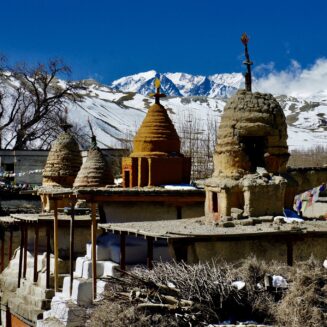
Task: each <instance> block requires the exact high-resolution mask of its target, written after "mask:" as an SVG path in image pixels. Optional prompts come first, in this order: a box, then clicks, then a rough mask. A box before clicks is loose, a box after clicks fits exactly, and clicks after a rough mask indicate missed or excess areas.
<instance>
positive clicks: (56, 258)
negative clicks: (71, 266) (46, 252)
mask: <svg viewBox="0 0 327 327" xmlns="http://www.w3.org/2000/svg"><path fill="white" fill-rule="evenodd" d="M53 201H54V209H53V210H54V220H53V252H54V289H55V292H58V291H59V284H58V283H59V281H58V261H59V255H58V201H57V199H54V200H53Z"/></svg>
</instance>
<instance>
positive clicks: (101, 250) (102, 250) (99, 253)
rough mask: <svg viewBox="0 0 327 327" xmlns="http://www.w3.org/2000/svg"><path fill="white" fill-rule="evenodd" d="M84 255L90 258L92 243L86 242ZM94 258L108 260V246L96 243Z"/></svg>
mask: <svg viewBox="0 0 327 327" xmlns="http://www.w3.org/2000/svg"><path fill="white" fill-rule="evenodd" d="M86 257H87V258H88V259H91V258H92V244H90V243H87V244H86ZM96 258H97V260H100V261H105V260H110V248H108V247H106V246H103V245H96Z"/></svg>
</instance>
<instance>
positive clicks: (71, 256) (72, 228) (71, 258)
mask: <svg viewBox="0 0 327 327" xmlns="http://www.w3.org/2000/svg"><path fill="white" fill-rule="evenodd" d="M70 216H71V220H70V254H69V261H70V262H69V269H70V271H69V273H70V285H69V292H70V296H72V292H73V279H74V241H75V201H74V200H72V202H71V211H70Z"/></svg>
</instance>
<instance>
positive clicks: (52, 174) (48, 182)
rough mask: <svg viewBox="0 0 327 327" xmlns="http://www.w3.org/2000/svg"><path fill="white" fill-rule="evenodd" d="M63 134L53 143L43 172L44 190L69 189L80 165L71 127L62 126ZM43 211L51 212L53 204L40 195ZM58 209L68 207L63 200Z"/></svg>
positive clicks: (78, 152) (79, 156)
mask: <svg viewBox="0 0 327 327" xmlns="http://www.w3.org/2000/svg"><path fill="white" fill-rule="evenodd" d="M62 128H63V130H64V131H63V133H61V134H60V135H59V136H58V138H57V139H56V140H55V141H54V142H53V144H52V146H51V150H50V151H49V154H48V159H47V162H46V164H45V167H44V170H43V181H42V186H43V187H46V188H71V187H73V183H74V181H75V178H76V176H77V173H78V171H79V170H80V168H81V165H82V156H81V152H80V149H79V146H78V143H77V142H76V140H75V138H74V137H73V135H72V134H71V133H69V131H68V130H69V129H70V128H71V125H69V124H67V123H65V124H63V125H62ZM41 201H42V208H43V211H48V212H49V211H51V210H53V202H52V201H51V200H50V197H49V196H46V195H41ZM58 204H59V206H60V207H65V206H67V205H69V201H67V200H65V199H63V200H60V201H59V202H58Z"/></svg>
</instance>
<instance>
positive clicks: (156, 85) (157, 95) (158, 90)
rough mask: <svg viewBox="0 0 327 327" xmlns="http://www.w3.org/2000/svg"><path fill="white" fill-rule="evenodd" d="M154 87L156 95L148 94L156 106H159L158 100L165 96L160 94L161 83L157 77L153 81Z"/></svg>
mask: <svg viewBox="0 0 327 327" xmlns="http://www.w3.org/2000/svg"><path fill="white" fill-rule="evenodd" d="M154 87H155V89H156V93H151V94H149V96H151V97H154V98H155V103H156V104H160V98H163V97H165V96H166V94H163V93H160V87H161V83H160V79H159V78H158V77H156V78H155V80H154Z"/></svg>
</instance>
